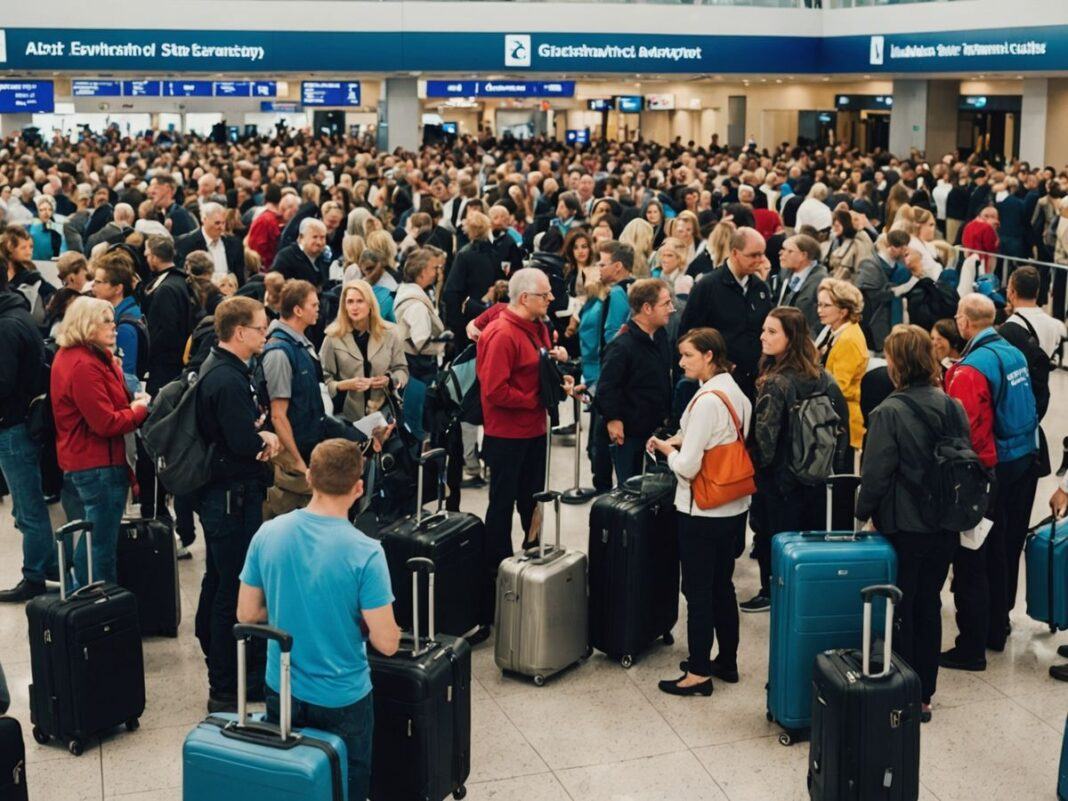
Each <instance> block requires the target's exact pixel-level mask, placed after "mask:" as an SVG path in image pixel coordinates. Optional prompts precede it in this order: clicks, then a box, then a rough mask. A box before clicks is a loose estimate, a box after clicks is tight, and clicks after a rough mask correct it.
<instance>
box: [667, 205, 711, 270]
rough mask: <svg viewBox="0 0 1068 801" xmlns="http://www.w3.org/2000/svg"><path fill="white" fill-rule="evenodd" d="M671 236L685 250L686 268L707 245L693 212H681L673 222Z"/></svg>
mask: <svg viewBox="0 0 1068 801" xmlns="http://www.w3.org/2000/svg"><path fill="white" fill-rule="evenodd" d="M671 236H673V237H674V238H675V239H677V240H679V241H680V242H682V245H683V247H684V248H685V249H686V250H685V258H686V263H685V265H684V266H685V268H686V269H689V267H690V264H692V263H693V260H694V259H696V258H697V257H698V256H699V255H701V253H702V252H703V251H704V249H705V247H706V244H705V241H704V240H703V239H701V223H700V221H698V219H697V215H696V214H694V213H693V212H692V211H689V210H686V211H680V212H679V213H678V215H677V216H676V217H675V219H674V220H672V221H671Z"/></svg>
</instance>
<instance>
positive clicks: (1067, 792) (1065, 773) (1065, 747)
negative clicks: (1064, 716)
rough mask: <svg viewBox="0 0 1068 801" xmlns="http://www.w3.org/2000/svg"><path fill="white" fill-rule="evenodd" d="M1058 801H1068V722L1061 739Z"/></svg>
mask: <svg viewBox="0 0 1068 801" xmlns="http://www.w3.org/2000/svg"><path fill="white" fill-rule="evenodd" d="M1057 801H1068V722H1066V723H1065V724H1064V736H1063V739H1062V740H1061V764H1060V771H1059V776H1058V778H1057Z"/></svg>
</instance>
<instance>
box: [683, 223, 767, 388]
mask: <svg viewBox="0 0 1068 801" xmlns="http://www.w3.org/2000/svg"><path fill="white" fill-rule="evenodd" d="M764 248H765V243H764V237H762V236H761V235H760V234H759V233H758V232H757V231H756V230H754V229H752V228H739V229H738V230H737V231H736V232H735V234H734V236H733V237H732V238H731V252H730V256H729V257H728V258H727V262H726V264H724V265H723V266H722V267H720V268H719V269H717V270H716V271H715V272H712V273H708V274H707V275H705V276H703V277H702V278H701V279H700V280H699V281H697V283H696V284H694V286H693V290H692V291H691V292H690V299H689V301H687V303H686V310H685V311H684V312H683V313H682V323H681V324H680V325H679V336H680V337H681V336H682V335H683V334H685V333H686V332H687V331H689V330H690V329H691V328H701V327H703V326H707V327H709V328H715V329H716V330H717V331H719V332H720V333H721V334H722V335H723V338H724V339H725V340H726V342H727V357H728V358H729V359H730V360H731V361H732V362H734V373H733V375H734V380H735V381H737V382H738V386H739V387H741V390H742V392H744V393H745V395H746V397H748V398H749V400H750V401H752V400H754V399H755V397H756V376H757V370H758V366H759V363H760V330H761V327H762V326H763V325H764V318H765V317H767V316H768V312H769V311H771V310H772V308H773V307H774V306H775V301H774V299H773V298H772V296H771V291H770V290H769V289H768V285H767V284H765V283H764V281H763V279H762V278H761V274H764V275H766V274H767V269H768V267H769V265H768V259H767V257H766V256H765V255H764Z"/></svg>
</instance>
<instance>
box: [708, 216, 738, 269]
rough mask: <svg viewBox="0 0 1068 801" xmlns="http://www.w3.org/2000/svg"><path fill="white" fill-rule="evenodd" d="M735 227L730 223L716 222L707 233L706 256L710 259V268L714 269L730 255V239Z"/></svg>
mask: <svg viewBox="0 0 1068 801" xmlns="http://www.w3.org/2000/svg"><path fill="white" fill-rule="evenodd" d="M734 231H735V228H734V226H733V225H732V224H731V223H728V222H721V223H717V224H716V227H715V228H713V229H712V233H711V234H709V235H708V257H709V258H710V259H712V268H713V269H715V268H716V267H719V266H720V265H721V264H723V263H724V262H725V261H727V257H728V256H730V255H731V239H732V238H733V237H734Z"/></svg>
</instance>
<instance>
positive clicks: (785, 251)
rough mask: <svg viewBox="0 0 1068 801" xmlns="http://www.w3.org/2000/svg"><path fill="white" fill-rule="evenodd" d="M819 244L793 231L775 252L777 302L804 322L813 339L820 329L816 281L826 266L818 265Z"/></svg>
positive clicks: (825, 269) (825, 275)
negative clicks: (778, 266) (792, 311)
mask: <svg viewBox="0 0 1068 801" xmlns="http://www.w3.org/2000/svg"><path fill="white" fill-rule="evenodd" d="M820 256H821V253H820V243H819V242H817V241H816V240H815V239H813V238H812V237H810V236H807V235H805V234H796V235H795V236H791V237H790V238H788V239H787V240H786V241H785V242H783V243H782V250H780V251H779V264H780V265H781V266H782V273H781V275H780V276H779V278H780V281H781V283H782V286H781V287H780V288H779V298H778V300H779V305H780V306H793V307H794V308H795V309H798V310H799V311H800V312H801V313H802V314H803V315H805V320H807V321H808V328H809V336H811V337H812V338H813V339H815V338H816V335H817V334H819V332H820V331H821V330H823V324H822V323H821V322H820V317H819V314H818V312H817V310H816V299H817V295H818V294H819V286H820V282H821V281H822V280H823V279H824V278H826V277H827V268H826V267H824V266H823V265H822V264H820Z"/></svg>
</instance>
